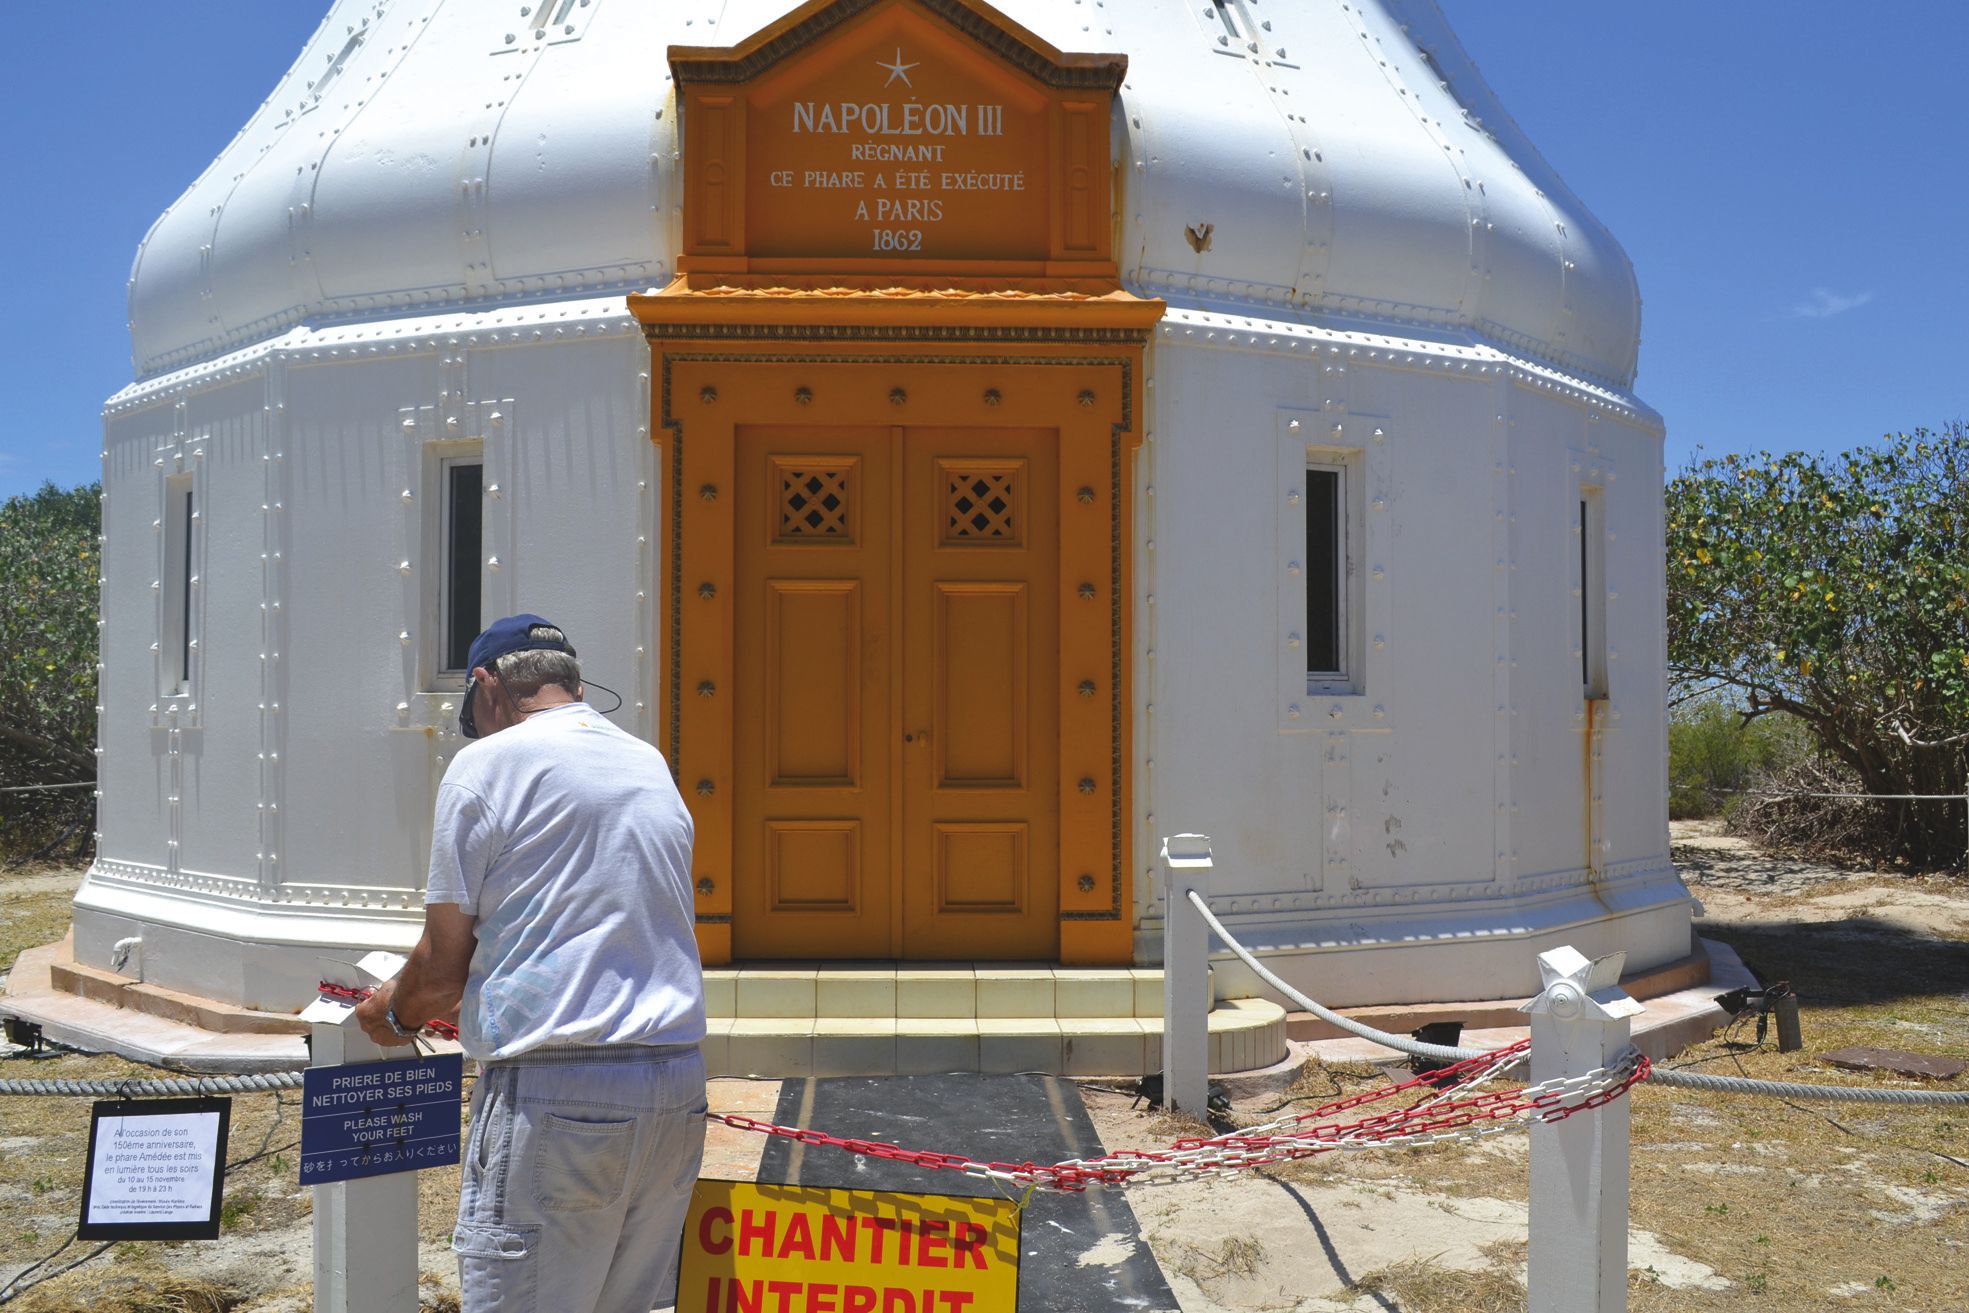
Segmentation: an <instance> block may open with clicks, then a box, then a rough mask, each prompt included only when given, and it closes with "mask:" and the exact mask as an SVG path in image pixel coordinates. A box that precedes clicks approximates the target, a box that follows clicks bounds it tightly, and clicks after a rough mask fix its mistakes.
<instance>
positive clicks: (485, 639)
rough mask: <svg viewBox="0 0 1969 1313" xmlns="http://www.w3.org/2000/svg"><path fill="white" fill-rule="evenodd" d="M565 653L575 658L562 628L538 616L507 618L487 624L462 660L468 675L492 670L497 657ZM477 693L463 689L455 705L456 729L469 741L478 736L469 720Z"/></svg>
mask: <svg viewBox="0 0 1969 1313" xmlns="http://www.w3.org/2000/svg"><path fill="white" fill-rule="evenodd" d="M543 651H544V652H565V653H567V654H568V655H569V656H573V655H574V644H572V643H570V642H568V641H567V639H566V637H565V636H563V635H562V631H561V627H560V626H559V625H557V624H555V623H554V622H553V621H551V620H548V619H545V618H543V617H541V616H537V615H531V614H527V615H509V616H507V617H506V618H505V619H504V620H495V621H493V622H492V623H491V624H489V625H487V626H486V627H485V629H484V631H483V632H481V633H480V634H479V636H478V637H477V638H475V639H473V640H472V649H471V651H470V653H468V654H467V656H466V658H465V668H466V670H467V671H468V672H470V671H473V670H477V669H480V668H481V667H483V668H484V669H487V670H491V669H492V663H493V662H495V661H497V660H498V659H499V658H500V657H503V656H507V655H510V654H511V653H514V652H543ZM477 694H478V685H477V684H467V685H466V686H465V700H464V701H463V702H461V703H460V704H459V706H458V730H459V732H460V733H461V734H463V735H464V736H465V737H466V738H468V739H475V738H477V737H478V736H479V727H478V725H477V724H476V723H475V722H474V720H473V717H472V699H473V698H474V697H475V696H477Z"/></svg>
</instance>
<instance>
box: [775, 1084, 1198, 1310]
mask: <svg viewBox="0 0 1969 1313" xmlns="http://www.w3.org/2000/svg"><path fill="white" fill-rule="evenodd" d="M773 1120H774V1121H776V1122H778V1123H779V1124H780V1125H782V1126H811V1127H813V1128H814V1129H816V1130H822V1131H826V1132H827V1133H828V1134H829V1135H838V1136H842V1137H844V1138H852V1139H861V1140H883V1141H886V1142H888V1143H890V1144H900V1145H902V1146H903V1147H905V1148H909V1149H934V1150H936V1151H938V1152H940V1153H961V1154H963V1155H965V1156H966V1157H969V1158H975V1159H978V1160H980V1161H984V1162H1015V1163H1017V1162H1025V1161H1027V1160H1031V1161H1032V1162H1036V1163H1056V1162H1060V1161H1062V1160H1064V1159H1068V1158H1092V1157H1096V1156H1098V1155H1100V1154H1102V1153H1104V1152H1106V1150H1105V1149H1104V1148H1103V1147H1102V1145H1101V1140H1100V1137H1099V1136H1098V1135H1096V1134H1095V1132H1094V1123H1093V1122H1092V1121H1091V1120H1089V1118H1088V1116H1087V1109H1086V1108H1085V1107H1084V1106H1082V1104H1081V1102H1080V1094H1079V1091H1077V1090H1076V1089H1074V1087H1073V1084H1072V1083H1071V1082H1070V1081H1064V1080H1060V1079H1059V1078H1057V1077H1054V1076H1031V1075H1027V1076H977V1075H971V1076H965V1075H953V1076H823V1077H816V1078H810V1079H806V1080H789V1081H787V1082H786V1083H785V1084H784V1085H782V1086H781V1087H780V1092H779V1107H778V1108H777V1110H776V1111H775V1112H774V1114H773ZM759 1180H760V1181H762V1182H778V1183H781V1184H786V1185H815V1186H828V1187H831V1188H834V1189H855V1190H899V1191H916V1192H929V1193H935V1194H955V1195H989V1194H993V1193H1000V1192H1001V1191H1000V1188H999V1187H997V1186H995V1185H994V1183H993V1182H990V1181H982V1180H979V1179H978V1178H976V1177H974V1176H964V1175H961V1174H960V1173H957V1172H948V1171H931V1170H927V1169H925V1168H921V1167H912V1166H910V1165H908V1164H906V1163H897V1162H890V1161H888V1160H887V1159H880V1158H857V1157H856V1156H855V1155H854V1154H851V1153H849V1152H847V1151H846V1150H844V1149H835V1148H831V1147H826V1146H819V1145H803V1144H796V1143H794V1142H793V1141H791V1140H784V1139H780V1138H779V1137H777V1136H775V1137H773V1138H771V1139H769V1140H768V1141H767V1142H766V1149H765V1154H764V1156H763V1157H762V1158H761V1159H760V1162H759ZM1009 1188H1010V1187H1004V1189H1006V1190H1009ZM1023 1236H1024V1245H1025V1252H1024V1254H1023V1255H1022V1256H1021V1262H1020V1265H1019V1313H1109V1311H1110V1310H1123V1309H1125V1310H1128V1313H1176V1311H1177V1307H1178V1306H1177V1303H1176V1297H1175V1296H1174V1295H1173V1294H1171V1293H1170V1290H1169V1283H1168V1282H1166V1281H1164V1280H1163V1278H1162V1269H1161V1268H1160V1267H1158V1266H1157V1265H1156V1261H1155V1257H1154V1255H1152V1254H1150V1253H1149V1249H1148V1245H1147V1244H1146V1243H1144V1242H1143V1240H1142V1236H1141V1228H1140V1227H1139V1225H1138V1224H1137V1223H1136V1221H1135V1211H1134V1209H1132V1208H1130V1207H1129V1206H1128V1201H1127V1199H1125V1198H1123V1197H1122V1194H1121V1191H1120V1190H1118V1189H1093V1190H1088V1191H1086V1192H1084V1193H1081V1194H1061V1193H1056V1192H1053V1191H1034V1192H1033V1195H1032V1201H1031V1203H1029V1204H1028V1205H1027V1207H1026V1215H1025V1226H1024V1228H1023Z"/></svg>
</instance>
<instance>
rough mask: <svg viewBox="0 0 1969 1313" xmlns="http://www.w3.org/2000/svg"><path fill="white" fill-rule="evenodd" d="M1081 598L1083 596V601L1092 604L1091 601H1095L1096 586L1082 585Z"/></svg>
mask: <svg viewBox="0 0 1969 1313" xmlns="http://www.w3.org/2000/svg"><path fill="white" fill-rule="evenodd" d="M1080 596H1081V599H1082V600H1083V601H1090V602H1091V601H1093V600H1094V585H1092V584H1082V585H1080Z"/></svg>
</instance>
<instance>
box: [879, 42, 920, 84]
mask: <svg viewBox="0 0 1969 1313" xmlns="http://www.w3.org/2000/svg"><path fill="white" fill-rule="evenodd" d="M922 62H923V61H922V60H917V61H916V63H917V64H920V63H922ZM875 67H877V68H886V69H888V70H889V81H888V82H884V83H883V84H882V85H883V86H885V87H886V86H888V85H889V84H890V83H892V82H894V81H895V80H896V79H897V78H901V79H902V84H903V85H904V86H906V87H914V86H915V85H916V84H915V83H914V82H911V81H910V80H909V70H910V69H912V68H915V67H916V64H905V63H903V62H902V47H901V46H897V47H896V58H895V62H894V63H890V62H888V61H887V60H881V59H878V60H876V61H875Z"/></svg>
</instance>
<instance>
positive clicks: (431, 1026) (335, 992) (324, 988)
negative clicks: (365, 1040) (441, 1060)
mask: <svg viewBox="0 0 1969 1313" xmlns="http://www.w3.org/2000/svg"><path fill="white" fill-rule="evenodd" d="M319 989H320V990H321V996H322V997H323V998H332V999H339V1000H340V1001H342V1002H344V1003H360V1002H362V1001H363V1000H364V999H366V998H368V997H369V996H370V995H371V994H374V993H375V992H376V991H375V990H373V989H357V988H355V987H354V986H351V985H338V984H336V983H335V982H334V981H332V980H324V981H322V982H321V984H320V986H319ZM418 1030H419V1031H426V1030H428V1031H429V1032H431V1034H433V1035H436V1036H437V1037H438V1038H439V1039H449V1040H455V1039H457V1038H458V1027H456V1026H454V1025H452V1024H451V1023H450V1022H449V1021H439V1020H438V1019H437V1018H436V1017H432V1018H431V1019H430V1020H429V1021H427V1022H425V1023H424V1024H423V1025H422V1026H420V1027H418Z"/></svg>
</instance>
